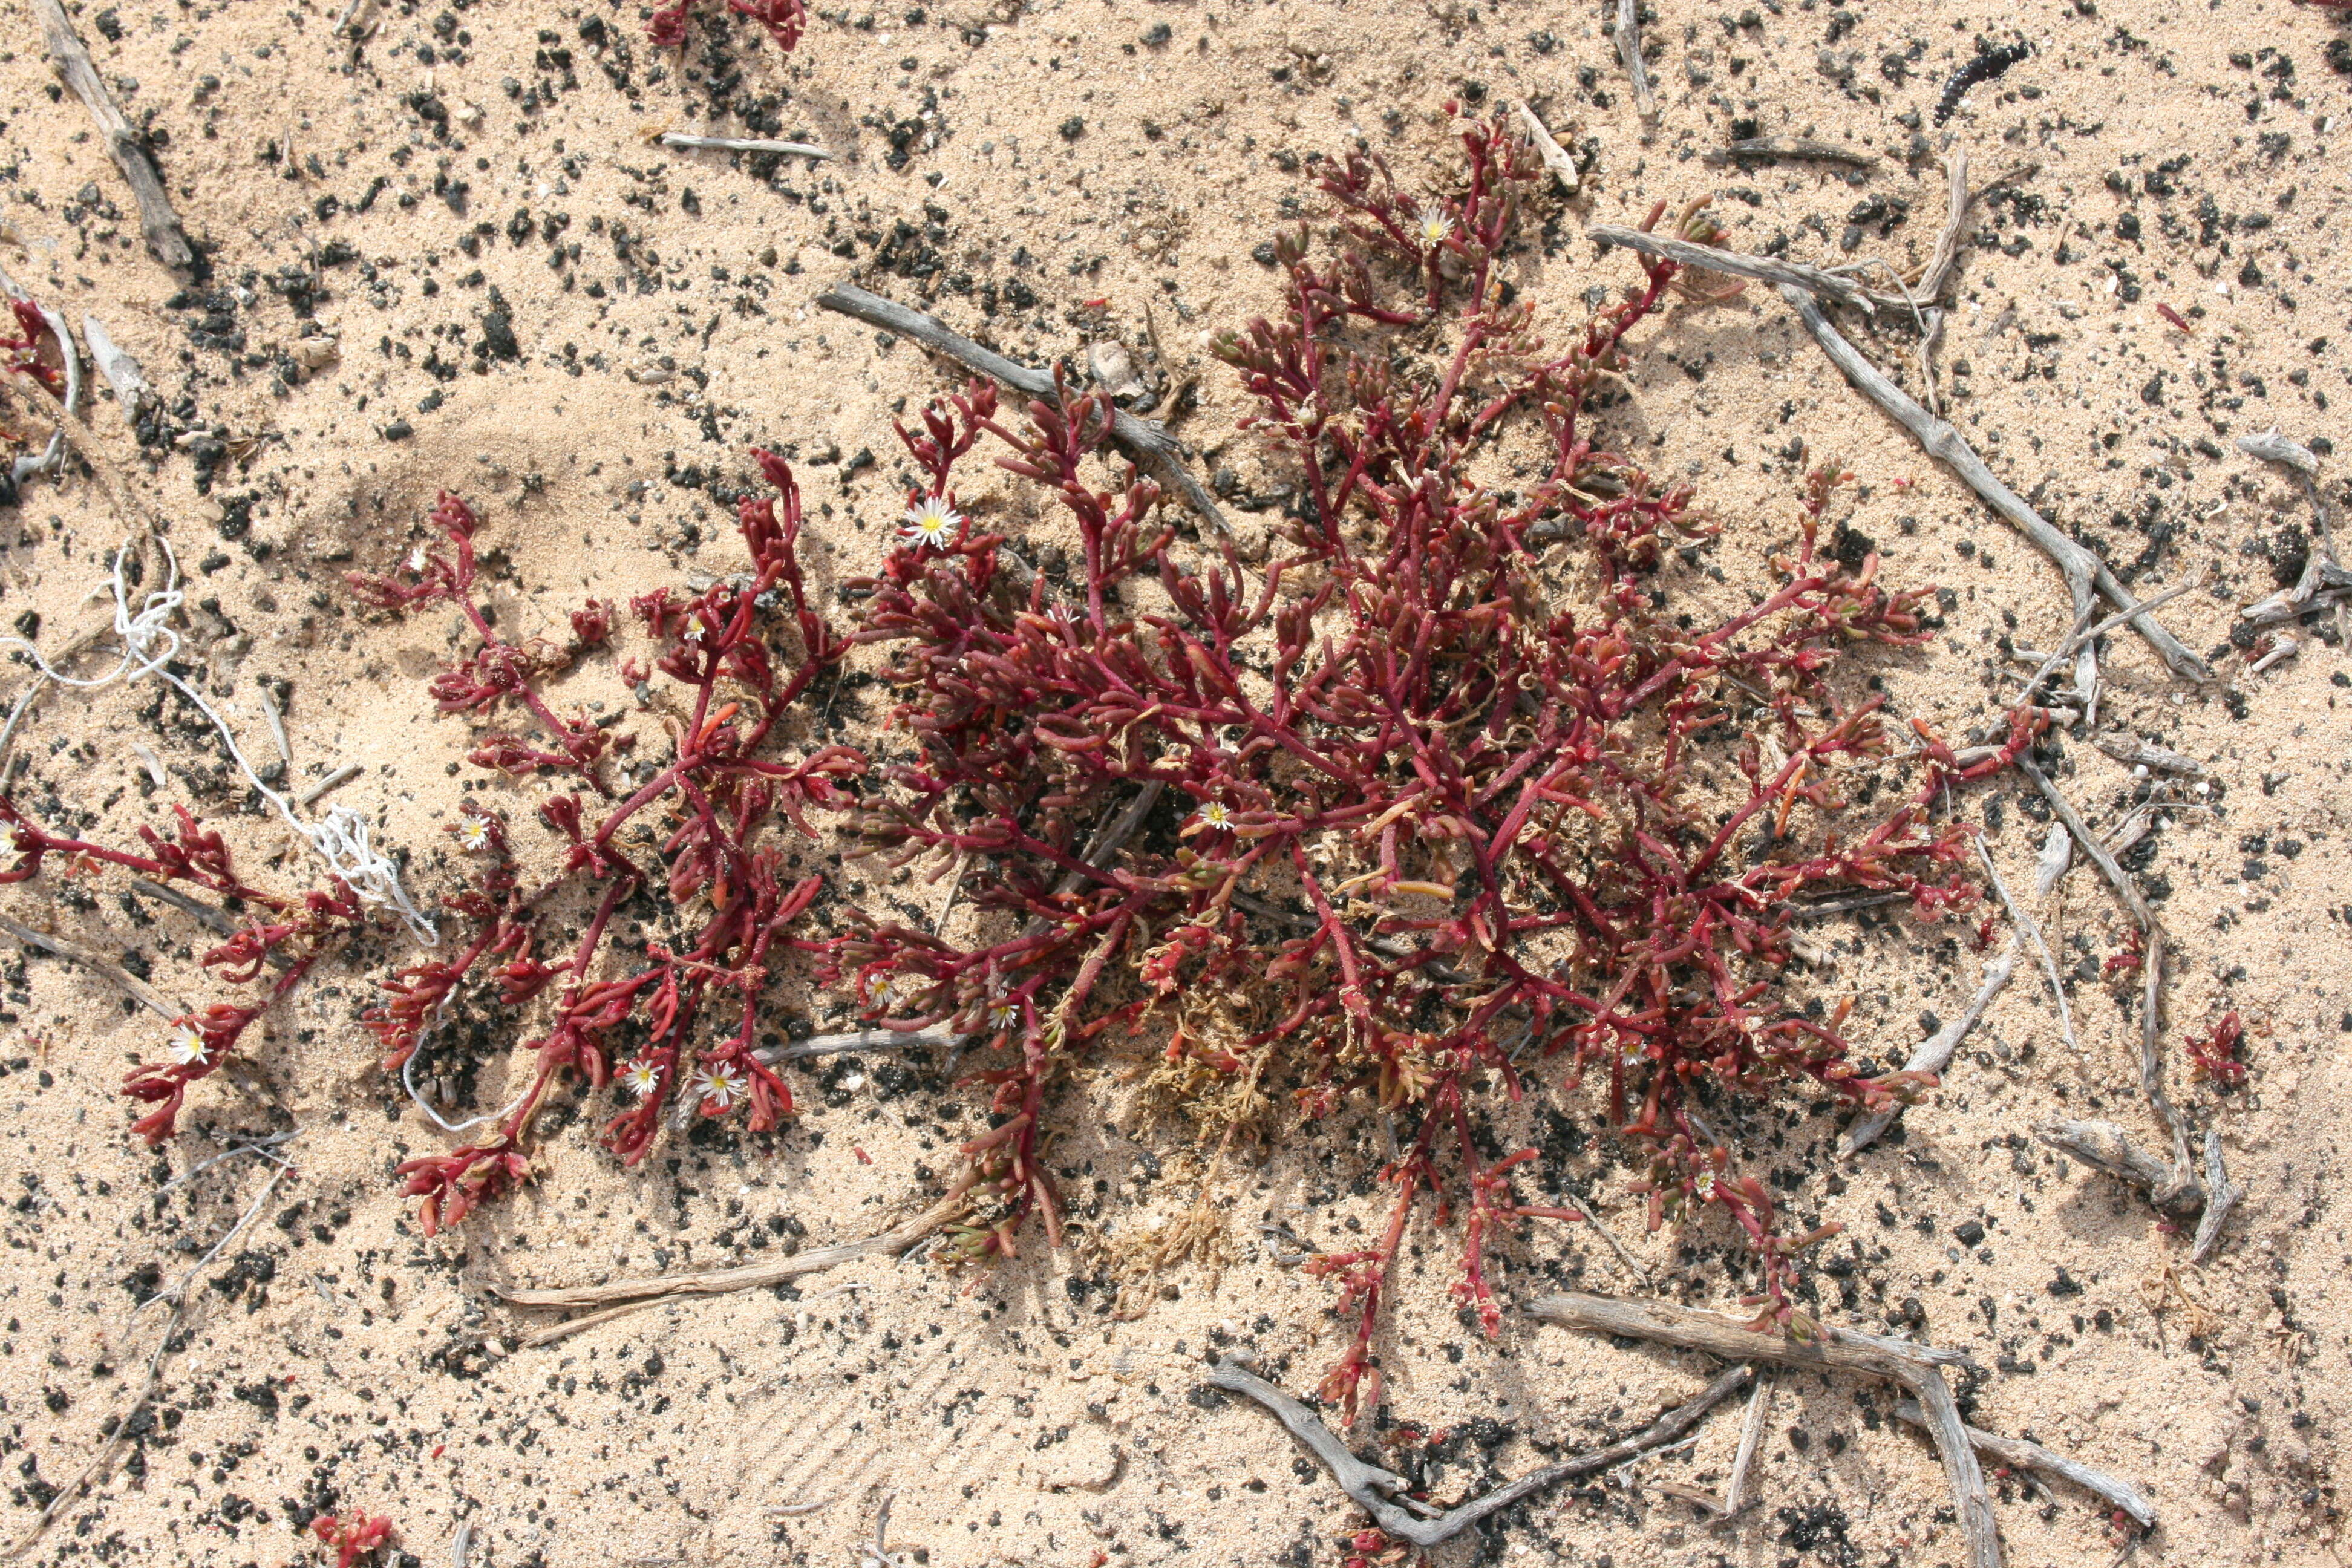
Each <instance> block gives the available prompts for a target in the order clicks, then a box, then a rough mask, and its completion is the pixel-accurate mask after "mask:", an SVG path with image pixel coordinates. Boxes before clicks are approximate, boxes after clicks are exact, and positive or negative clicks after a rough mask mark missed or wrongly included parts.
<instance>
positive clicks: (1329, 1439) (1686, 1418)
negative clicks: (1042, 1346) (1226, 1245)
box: [1209, 1356, 1753, 1547]
mask: <svg viewBox="0 0 2352 1568" xmlns="http://www.w3.org/2000/svg"><path fill="white" fill-rule="evenodd" d="M1751 1375H1753V1373H1752V1371H1751V1369H1750V1368H1748V1367H1744V1366H1735V1367H1732V1368H1730V1369H1729V1370H1727V1371H1726V1372H1725V1373H1723V1374H1722V1375H1721V1376H1719V1377H1717V1379H1716V1380H1715V1381H1714V1382H1713V1383H1710V1384H1707V1385H1706V1388H1705V1389H1703V1390H1701V1391H1700V1392H1699V1394H1697V1396H1696V1397H1695V1398H1693V1399H1692V1400H1690V1401H1689V1403H1687V1404H1685V1405H1676V1406H1675V1408H1674V1409H1672V1410H1669V1411H1667V1412H1666V1413H1665V1414H1664V1415H1660V1416H1659V1417H1658V1418H1657V1419H1656V1420H1655V1421H1653V1422H1652V1423H1650V1425H1649V1426H1645V1427H1643V1429H1642V1430H1641V1431H1639V1432H1636V1433H1634V1434H1633V1436H1630V1437H1625V1438H1622V1439H1620V1440H1619V1441H1617V1442H1614V1443H1612V1444H1610V1445H1609V1446H1608V1447H1605V1448H1596V1449H1594V1450H1593V1451H1592V1452H1591V1453H1589V1454H1579V1455H1578V1456H1577V1457H1576V1458H1572V1459H1563V1460H1561V1461H1560V1462H1559V1464H1556V1465H1546V1466H1545V1467H1544V1468H1541V1469H1539V1470H1531V1471H1529V1472H1528V1474H1526V1475H1524V1476H1521V1477H1520V1478H1519V1479H1517V1480H1515V1481H1507V1482H1505V1483H1504V1484H1503V1485H1501V1486H1499V1487H1496V1489H1494V1490H1493V1491H1490V1492H1488V1493H1487V1494H1486V1496H1485V1497H1482V1498H1474V1499H1472V1500H1470V1501H1468V1502H1465V1503H1463V1504H1462V1505H1460V1506H1459V1507H1457V1508H1451V1509H1448V1510H1445V1511H1444V1513H1441V1514H1439V1515H1437V1516H1436V1517H1435V1518H1433V1519H1416V1518H1414V1517H1413V1516H1412V1514H1411V1513H1408V1512H1407V1511H1406V1510H1405V1509H1404V1506H1403V1505H1402V1504H1401V1503H1398V1502H1396V1501H1393V1500H1391V1498H1390V1497H1389V1496H1387V1495H1386V1494H1388V1493H1391V1492H1402V1490H1403V1489H1404V1484H1405V1482H1404V1478H1403V1477H1402V1476H1400V1475H1397V1474H1395V1473H1393V1472H1391V1471H1389V1470H1384V1469H1381V1468H1380V1467H1379V1466H1377V1465H1368V1464H1366V1463H1364V1461H1363V1460H1361V1459H1360V1458H1356V1456H1355V1454H1354V1453H1353V1452H1352V1451H1350V1450H1349V1447H1348V1446H1347V1444H1345V1443H1343V1442H1341V1441H1340V1440H1339V1438H1338V1437H1337V1436H1333V1435H1332V1432H1331V1429H1330V1428H1329V1427H1328V1426H1324V1425H1323V1423H1322V1421H1321V1420H1320V1419H1318V1417H1317V1415H1316V1414H1315V1412H1313V1411H1312V1410H1309V1409H1308V1408H1307V1406H1306V1405H1301V1404H1300V1403H1299V1402H1298V1401H1297V1400H1296V1399H1293V1398H1291V1397H1290V1395H1288V1394H1285V1393H1283V1392H1282V1390H1280V1389H1278V1388H1276V1387H1275V1386H1274V1384H1270V1383H1268V1382H1266V1381H1265V1379H1264V1378H1262V1377H1260V1376H1258V1375H1257V1374H1256V1373H1253V1372H1251V1371H1249V1370H1248V1369H1247V1368H1245V1367H1244V1366H1242V1365H1241V1364H1240V1363H1237V1362H1235V1361H1234V1359H1233V1358H1232V1357H1230V1356H1228V1357H1226V1358H1225V1359H1224V1360H1223V1361H1221V1362H1219V1363H1217V1364H1216V1367H1215V1369H1214V1370H1213V1371H1212V1372H1211V1373H1209V1382H1210V1383H1211V1384H1213V1385H1214V1386H1216V1387H1218V1388H1223V1389H1227V1390H1229V1391H1231V1392H1233V1393H1234V1394H1242V1395H1244V1396H1245V1397H1247V1398H1250V1399H1254V1400H1255V1401H1257V1403H1258V1404H1260V1405H1264V1406H1265V1408H1266V1409H1267V1410H1269V1411H1271V1412H1273V1414H1274V1416H1275V1419H1276V1420H1277V1421H1280V1422H1281V1423H1282V1424H1283V1426H1286V1427H1288V1428H1289V1429H1290V1435H1291V1436H1293V1437H1296V1438H1297V1440H1298V1446H1299V1447H1302V1448H1304V1449H1306V1450H1307V1453H1309V1454H1311V1455H1312V1456H1314V1458H1316V1459H1317V1460H1318V1461H1320V1462H1321V1464H1322V1466H1323V1468H1325V1469H1327V1470H1328V1471H1330V1472H1331V1479H1333V1480H1335V1481H1338V1482H1339V1489H1340V1490H1341V1491H1343V1492H1346V1493H1347V1494H1348V1497H1349V1500H1351V1501H1353V1502H1354V1503H1355V1504H1356V1506H1357V1507H1359V1508H1360V1509H1362V1510H1364V1511H1365V1512H1366V1513H1369V1514H1370V1515H1371V1516H1372V1520H1373V1522H1374V1523H1376V1524H1378V1525H1379V1526H1380V1527H1381V1529H1382V1530H1384V1531H1387V1532H1388V1533H1389V1534H1391V1535H1392V1536H1394V1537H1396V1538H1397V1539H1398V1540H1399V1541H1402V1542H1409V1543H1411V1544H1412V1545H1414V1546H1423V1547H1427V1546H1435V1545H1438V1544H1439V1543H1440V1542H1447V1541H1451V1540H1453V1539H1454V1537H1455V1536H1457V1535H1459V1534H1461V1533H1462V1532H1463V1531H1465V1530H1467V1529H1469V1528H1470V1527H1471V1526H1472V1525H1474V1524H1475V1523H1477V1522H1478V1521H1480V1520H1482V1519H1485V1518H1486V1516H1487V1515H1488V1514H1491V1513H1495V1512H1496V1511H1498V1510H1502V1509H1506V1508H1508V1507H1510V1506H1511V1504H1513V1503H1515V1502H1517V1501H1518V1500H1520V1499H1521V1498H1523V1497H1527V1496H1529V1495H1531V1494H1532V1493H1535V1492H1538V1491H1540V1490H1542V1489H1544V1488H1546V1487H1549V1486H1556V1485H1558V1484H1559V1482H1561V1481H1569V1480H1575V1479H1578V1478H1579V1477H1581V1476H1590V1475H1593V1474H1596V1473H1598V1472H1599V1471H1601V1470H1606V1469H1611V1468H1614V1467H1616V1466H1618V1465H1622V1464H1623V1463H1624V1462H1625V1461H1626V1460H1628V1459H1632V1458H1638V1457H1640V1456H1641V1455H1643V1454H1645V1453H1647V1452H1649V1451H1650V1450H1652V1449H1654V1448H1659V1447H1665V1446H1666V1445H1668V1444H1670V1443H1673V1442H1675V1441H1676V1440H1677V1439H1678V1438H1680V1437H1681V1436H1683V1434H1685V1432H1688V1431H1689V1430H1690V1429H1691V1428H1692V1427H1694V1426H1697V1425H1698V1422H1699V1418H1700V1417H1701V1416H1703V1415H1706V1413H1707V1412H1708V1411H1709V1410H1712V1409H1714V1408H1715V1406H1717V1405H1720V1404H1721V1403H1722V1402H1723V1401H1724V1400H1725V1399H1727V1398H1728V1397H1729V1396H1730V1395H1731V1394H1734V1393H1736V1392H1738V1388H1739V1385H1740V1384H1743V1383H1746V1382H1747V1381H1748V1378H1749V1377H1750V1376H1751Z"/></svg>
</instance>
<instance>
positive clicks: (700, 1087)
mask: <svg viewBox="0 0 2352 1568" xmlns="http://www.w3.org/2000/svg"><path fill="white" fill-rule="evenodd" d="M686 1083H687V1087H688V1089H692V1090H693V1091H694V1092H695V1093H696V1094H698V1095H700V1096H701V1097H702V1102H703V1104H704V1105H705V1106H706V1107H708V1108H709V1109H710V1110H726V1109H728V1108H729V1107H730V1106H731V1105H733V1104H734V1103H735V1101H736V1100H739V1099H740V1098H741V1097H742V1094H743V1090H744V1089H745V1087H746V1085H747V1080H746V1079H745V1078H744V1077H743V1074H742V1071H741V1069H740V1068H737V1067H736V1066H735V1064H734V1063H733V1062H720V1063H719V1064H718V1065H717V1066H715V1067H707V1068H695V1069H694V1076H693V1077H692V1078H689V1079H687V1080H686Z"/></svg>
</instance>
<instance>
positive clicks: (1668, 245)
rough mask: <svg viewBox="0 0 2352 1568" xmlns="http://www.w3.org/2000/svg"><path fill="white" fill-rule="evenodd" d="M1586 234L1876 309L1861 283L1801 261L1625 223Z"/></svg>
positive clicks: (1691, 264) (1693, 264)
mask: <svg viewBox="0 0 2352 1568" xmlns="http://www.w3.org/2000/svg"><path fill="white" fill-rule="evenodd" d="M1584 232H1585V235H1586V237H1589V238H1592V239H1598V240H1601V241H1602V242H1604V243H1606V244H1609V245H1622V246H1623V247H1625V248H1626V249H1628V250H1638V251H1640V252H1641V253H1642V254H1643V255H1644V256H1663V257H1664V258H1666V259H1667V260H1669V261H1677V262H1680V263H1681V264H1682V265H1683V266H1685V267H1696V268H1703V269H1705V270H1706V271H1708V272H1727V273H1729V274H1731V275H1732V276H1733V277H1735V278H1753V279H1757V280H1758V281H1759V282H1763V283H1778V284H1780V285H1782V286H1783V287H1794V288H1798V289H1806V290H1809V291H1811V292H1812V293H1818V294H1826V295H1828V296H1829V297H1830V298H1831V299H1832V300H1837V301H1838V302H1839V303H1840V304H1842V305H1854V306H1859V307H1860V308H1861V309H1862V310H1865V311H1868V310H1873V309H1874V306H1873V305H1872V303H1871V298H1870V291H1869V290H1868V289H1864V287H1863V286H1862V285H1861V284H1859V283H1856V282H1855V281H1853V279H1850V278H1841V277H1839V276H1838V275H1837V274H1836V273H1834V272H1825V271H1823V270H1822V268H1818V267H1808V266H1806V265H1805V264H1804V263H1803V262H1801V261H1776V260H1774V259H1773V258H1770V257H1769V256H1750V255H1748V253H1747V252H1745V251H1739V250H1724V249H1721V248H1720V247H1716V246H1712V245H1700V244H1697V243H1696V242H1695V241H1692V240H1687V239H1677V238H1675V237H1674V236H1673V235H1669V234H1645V233H1643V231H1642V230H1640V229H1638V228H1627V227H1625V226H1623V225H1622V224H1614V223H1596V224H1592V225H1590V226H1587V227H1586V229H1585V231H1584Z"/></svg>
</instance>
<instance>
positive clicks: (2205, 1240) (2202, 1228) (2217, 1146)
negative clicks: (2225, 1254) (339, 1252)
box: [2189, 1127, 2246, 1263]
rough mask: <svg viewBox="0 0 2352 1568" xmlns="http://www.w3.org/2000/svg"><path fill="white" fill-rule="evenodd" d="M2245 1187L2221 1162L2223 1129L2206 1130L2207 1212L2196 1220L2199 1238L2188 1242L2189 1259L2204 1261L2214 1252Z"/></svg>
mask: <svg viewBox="0 0 2352 1568" xmlns="http://www.w3.org/2000/svg"><path fill="white" fill-rule="evenodd" d="M2245 1195H2246V1189H2245V1188H2244V1187H2242V1186H2240V1185H2239V1184H2237V1183H2235V1182H2232V1181H2231V1180H2230V1169H2229V1167H2228V1166H2227V1165H2224V1164H2223V1163H2221V1129H2220V1128H2218V1127H2208V1128H2207V1129H2205V1213H2204V1215H2203V1216H2202V1217H2201V1218H2200V1219H2199V1220H2198V1222H2197V1237H2196V1239H2195V1240H2194V1241H2192V1242H2191V1243H2190V1244H2189V1262H2191V1263H2202V1262H2204V1261H2205V1260H2206V1259H2207V1258H2210V1257H2211V1256H2212V1255H2213V1247H2214V1245H2215V1244H2216V1243H2218V1242H2219V1241H2220V1240H2221V1226H2223V1224H2225V1223H2226V1222H2227V1221H2228V1220H2229V1217H2230V1211H2231V1209H2233V1208H2236V1207H2237V1206H2238V1200H2239V1199H2240V1198H2242V1197H2244V1196H2245Z"/></svg>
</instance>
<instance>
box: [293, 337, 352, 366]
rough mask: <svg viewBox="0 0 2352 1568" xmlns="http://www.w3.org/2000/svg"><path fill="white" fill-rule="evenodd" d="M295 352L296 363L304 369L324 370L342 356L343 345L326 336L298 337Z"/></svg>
mask: <svg viewBox="0 0 2352 1568" xmlns="http://www.w3.org/2000/svg"><path fill="white" fill-rule="evenodd" d="M293 353H294V363H296V364H299V365H300V366H301V367H302V368H303V369H304V370H324V369H325V368H326V367H327V366H329V365H331V364H332V363H335V362H336V361H337V360H338V359H341V357H342V353H343V345H342V344H341V342H339V341H338V340H336V339H334V338H331V337H326V336H320V337H314V338H297V339H296V340H295V341H294V350H293Z"/></svg>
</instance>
